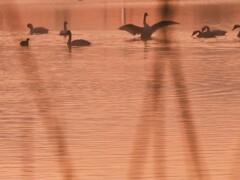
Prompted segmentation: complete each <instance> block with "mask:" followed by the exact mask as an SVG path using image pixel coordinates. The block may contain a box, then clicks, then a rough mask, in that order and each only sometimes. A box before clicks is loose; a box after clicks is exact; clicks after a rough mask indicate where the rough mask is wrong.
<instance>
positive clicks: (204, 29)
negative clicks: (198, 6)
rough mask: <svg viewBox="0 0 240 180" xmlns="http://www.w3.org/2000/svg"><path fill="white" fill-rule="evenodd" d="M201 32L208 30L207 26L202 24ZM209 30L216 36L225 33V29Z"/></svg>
mask: <svg viewBox="0 0 240 180" xmlns="http://www.w3.org/2000/svg"><path fill="white" fill-rule="evenodd" d="M202 32H210V28H209V26H204V27H202ZM211 32H212V33H213V34H215V35H216V36H225V35H226V33H227V31H224V30H219V29H214V30H211Z"/></svg>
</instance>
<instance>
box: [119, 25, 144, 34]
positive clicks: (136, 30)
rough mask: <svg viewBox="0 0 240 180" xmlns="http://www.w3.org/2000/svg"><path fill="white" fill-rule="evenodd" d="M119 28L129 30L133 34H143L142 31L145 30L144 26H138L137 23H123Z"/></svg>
mask: <svg viewBox="0 0 240 180" xmlns="http://www.w3.org/2000/svg"><path fill="white" fill-rule="evenodd" d="M119 29H120V30H124V31H127V32H129V33H131V34H132V35H136V34H141V32H142V30H143V28H142V27H139V26H136V25H133V24H126V25H123V26H121V27H120V28H119Z"/></svg>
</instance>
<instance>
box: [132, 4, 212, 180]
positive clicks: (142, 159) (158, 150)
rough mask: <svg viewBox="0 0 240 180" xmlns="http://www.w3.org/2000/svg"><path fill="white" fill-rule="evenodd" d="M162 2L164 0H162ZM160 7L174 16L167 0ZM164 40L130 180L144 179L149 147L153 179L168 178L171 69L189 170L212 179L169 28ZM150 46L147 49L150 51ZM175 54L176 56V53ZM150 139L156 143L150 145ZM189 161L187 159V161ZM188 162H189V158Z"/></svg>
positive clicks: (202, 179) (140, 125)
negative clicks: (167, 91)
mask: <svg viewBox="0 0 240 180" xmlns="http://www.w3.org/2000/svg"><path fill="white" fill-rule="evenodd" d="M161 2H162V1H161ZM161 4H162V6H160V7H159V10H160V17H161V19H168V18H173V17H174V13H173V9H172V8H171V6H170V4H169V3H168V1H167V0H165V1H164V3H161ZM161 33H162V35H163V39H161V41H159V44H160V45H161V46H162V47H161V48H160V49H159V51H156V58H155V61H154V63H153V67H152V69H153V72H152V76H151V78H150V79H151V80H152V82H151V84H152V87H151V88H150V90H149V91H150V92H149V93H147V94H146V97H145V101H144V107H143V113H142V118H141V119H140V121H139V123H138V125H137V127H136V135H135V136H136V139H135V142H134V144H133V150H132V153H131V160H130V167H129V173H128V179H143V177H144V169H145V166H144V165H145V163H146V159H147V156H148V151H149V149H151V148H152V149H153V157H154V160H153V161H154V162H153V164H154V179H159V180H160V179H167V176H168V175H167V173H166V171H167V169H166V160H165V158H166V157H165V149H166V148H165V143H164V142H165V141H166V137H165V121H164V107H165V106H164V104H165V102H164V89H163V80H164V77H165V76H164V72H165V71H166V70H167V69H168V70H170V72H171V73H170V74H171V75H172V77H173V79H174V85H175V89H176V92H177V95H176V98H177V100H178V103H179V106H180V114H181V118H182V121H181V127H182V128H183V131H182V132H183V134H184V137H185V139H186V142H187V143H186V147H187V148H188V150H189V153H190V156H191V157H190V158H188V159H190V163H187V165H188V167H189V169H188V172H189V173H191V172H192V171H193V172H194V174H193V175H189V177H188V178H190V179H199V180H206V179H209V177H208V173H207V171H206V170H207V169H206V167H205V165H204V163H203V159H202V157H201V156H200V155H201V151H200V149H201V147H200V144H199V140H198V136H197V133H196V127H195V125H194V122H193V120H194V119H193V115H192V112H191V105H190V102H189V98H188V91H187V86H186V81H185V79H184V76H183V72H182V69H181V63H180V54H179V53H178V52H177V51H176V50H174V49H172V48H171V34H169V33H170V32H169V31H168V28H163V29H162V31H161ZM150 50H151V49H149V48H146V46H145V49H144V52H145V53H147V52H148V51H150ZM173 53H175V54H174V56H173ZM150 142H152V144H153V146H152V147H150ZM186 161H187V160H186ZM187 162H189V161H187Z"/></svg>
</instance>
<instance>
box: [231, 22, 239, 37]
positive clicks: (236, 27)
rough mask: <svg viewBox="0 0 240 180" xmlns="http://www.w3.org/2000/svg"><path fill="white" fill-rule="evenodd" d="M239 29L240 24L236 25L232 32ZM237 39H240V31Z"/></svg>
mask: <svg viewBox="0 0 240 180" xmlns="http://www.w3.org/2000/svg"><path fill="white" fill-rule="evenodd" d="M238 28H240V25H239V24H236V25H234V26H233V29H232V30H233V31H234V30H235V29H238ZM237 37H239V38H240V31H239V33H238V35H237Z"/></svg>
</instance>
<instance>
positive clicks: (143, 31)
mask: <svg viewBox="0 0 240 180" xmlns="http://www.w3.org/2000/svg"><path fill="white" fill-rule="evenodd" d="M147 16H148V13H144V17H143V27H139V26H136V25H134V24H126V25H123V26H121V27H119V29H120V30H124V31H127V32H129V33H130V34H132V35H134V36H135V35H137V34H140V35H141V39H142V40H143V41H147V40H150V39H151V36H152V34H153V33H154V32H155V31H157V30H158V29H160V28H162V27H165V26H169V25H173V24H179V23H178V22H174V21H160V22H158V23H156V24H153V25H152V26H149V25H148V24H147V22H146V18H147Z"/></svg>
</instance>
